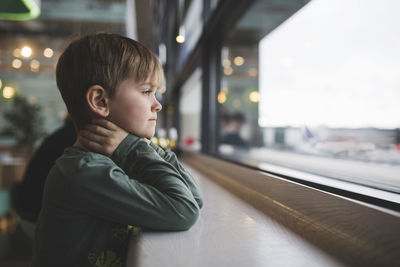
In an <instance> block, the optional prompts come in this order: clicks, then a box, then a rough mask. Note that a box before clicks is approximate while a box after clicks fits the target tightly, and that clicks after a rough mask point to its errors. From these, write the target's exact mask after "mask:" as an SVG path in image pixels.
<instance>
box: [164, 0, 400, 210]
mask: <svg viewBox="0 0 400 267" xmlns="http://www.w3.org/2000/svg"><path fill="white" fill-rule="evenodd" d="M255 1H256V0H250V1H240V2H235V3H233V1H228V0H221V1H219V3H218V6H217V7H216V8H215V10H213V11H210V10H209V8H208V6H209V3H208V2H209V0H206V1H204V11H203V19H204V21H203V31H202V34H201V37H200V39H199V40H198V42H197V44H196V46H195V48H194V49H193V51H191V53H190V54H189V56H188V57H187V60H186V61H185V62H183V64H182V69H181V70H180V71H178V72H177V74H178V75H177V76H176V78H175V80H174V81H172V84H173V86H172V88H173V92H175V93H173V96H175V97H174V99H172V100H173V101H172V102H173V103H178V102H179V93H176V92H179V90H180V86H181V85H182V84H184V81H185V80H186V79H187V78H188V77H190V75H191V73H192V72H193V70H194V69H196V67H198V66H200V67H201V68H202V86H203V88H202V89H203V91H202V115H201V117H202V119H201V140H200V141H201V147H202V149H201V152H202V153H203V154H206V155H209V156H211V157H215V158H219V159H222V160H225V161H228V162H231V163H235V164H237V165H240V166H245V167H247V168H249V169H253V170H256V171H261V172H264V173H266V174H269V175H272V176H274V177H275V176H276V177H279V178H283V179H286V180H289V181H292V182H296V183H299V184H302V185H306V186H310V187H312V188H315V189H317V190H322V191H324V192H326V193H329V194H335V195H339V196H342V197H346V198H349V199H352V200H355V201H361V202H363V203H367V204H372V205H374V206H378V207H382V208H386V209H390V210H393V211H400V201H399V198H400V196H398V195H397V194H395V193H393V194H391V193H390V192H385V191H383V190H381V189H374V188H370V187H367V186H363V185H354V184H352V183H350V182H344V181H338V180H334V179H331V178H327V177H322V176H318V175H314V174H308V173H306V172H301V171H295V170H292V169H289V168H286V169H288V170H289V172H285V171H276V170H277V168H281V169H285V168H284V167H279V166H274V169H268V168H267V169H266V168H262V167H260V166H257V165H254V164H249V163H247V162H245V161H244V160H238V159H232V158H229V157H227V156H224V155H221V154H220V153H218V147H217V143H218V140H217V138H218V136H219V121H218V118H217V116H216V114H219V107H220V105H219V104H218V102H217V95H218V92H219V90H220V78H221V73H220V72H221V71H220V65H221V62H220V61H221V48H222V42H223V40H224V37H225V36H226V33H227V32H229V31H230V30H231V29H232V28H233V27H234V26H235V23H236V22H237V21H238V20H239V19H240V18H241V17H242V15H244V14H245V12H247V11H248V9H249V8H250V7H251V6H252V5H253V4H254V3H255ZM228 11H229V12H228ZM210 12H211V13H210ZM178 52H179V51H178ZM175 106H179V104H175ZM176 113H178V114H179V112H176ZM176 113H175V114H176ZM174 118H175V119H174V124H177V125H178V126H179V121H178V120H179V119H178V118H177V117H176V116H175V117H174ZM177 129H179V128H177ZM288 173H289V174H288ZM326 179H329V181H330V182H329V183H328V184H326V183H324V181H326ZM371 192H374V193H375V194H376V195H370V193H371Z"/></svg>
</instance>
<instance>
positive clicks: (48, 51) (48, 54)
mask: <svg viewBox="0 0 400 267" xmlns="http://www.w3.org/2000/svg"><path fill="white" fill-rule="evenodd" d="M43 55H44V56H45V57H48V58H51V57H52V56H53V55H54V51H53V49H51V48H46V49H45V50H44V51H43Z"/></svg>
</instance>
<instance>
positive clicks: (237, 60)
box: [233, 57, 244, 66]
mask: <svg viewBox="0 0 400 267" xmlns="http://www.w3.org/2000/svg"><path fill="white" fill-rule="evenodd" d="M233 63H235V65H236V66H242V65H243V64H244V58H243V57H235V59H234V60H233Z"/></svg>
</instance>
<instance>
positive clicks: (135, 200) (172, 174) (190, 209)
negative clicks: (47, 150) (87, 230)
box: [71, 122, 199, 230]
mask: <svg viewBox="0 0 400 267" xmlns="http://www.w3.org/2000/svg"><path fill="white" fill-rule="evenodd" d="M107 125H108V126H110V124H109V123H108V122H107ZM111 126H115V125H111ZM109 128H110V129H111V128H112V127H109ZM97 130H99V129H97ZM95 131H96V130H95ZM101 131H103V132H102V134H103V137H101V136H100V137H99V135H96V134H95V135H93V129H92V133H88V132H86V133H85V134H84V135H86V138H82V135H81V134H82V133H81V134H80V137H78V139H80V141H81V145H82V144H83V146H84V147H85V148H92V150H97V151H96V152H101V153H102V154H106V155H109V153H110V152H111V151H112V150H113V149H109V148H110V147H111V148H112V147H113V146H115V144H117V143H118V142H115V143H113V142H114V141H115V140H118V138H119V139H121V138H124V137H125V138H124V139H123V141H122V142H121V143H120V144H118V148H117V149H116V150H115V151H113V154H112V159H113V160H114V162H115V163H116V164H118V165H119V166H123V165H125V167H126V170H125V171H126V172H125V171H124V170H122V169H121V168H120V167H118V166H116V165H115V164H110V163H114V162H112V161H111V160H110V159H109V158H106V157H101V156H99V155H97V156H98V157H100V158H101V159H102V160H99V159H97V160H96V161H95V160H93V161H90V162H87V164H88V166H87V167H86V168H83V170H86V172H87V173H81V178H79V179H76V181H77V182H76V183H74V184H75V186H74V187H73V190H72V191H71V192H72V193H73V194H74V197H73V199H76V201H77V202H79V203H82V204H78V205H79V206H80V208H82V209H84V211H85V212H88V213H90V214H92V215H94V216H102V217H104V218H106V219H108V220H112V221H118V222H120V223H127V224H133V225H136V226H140V227H146V228H152V229H161V230H183V229H187V228H189V227H190V226H191V225H192V224H193V223H194V222H195V221H196V219H197V217H198V215H199V206H198V204H197V202H196V200H195V199H194V198H193V195H192V193H191V192H190V190H189V189H188V187H187V185H186V182H185V180H184V179H183V178H182V177H181V175H180V174H179V172H177V171H176V170H175V168H174V167H172V165H171V164H170V163H168V162H166V161H165V160H163V159H162V158H161V157H160V156H159V155H158V154H157V153H156V152H155V151H154V149H152V148H151V147H150V146H149V145H148V144H147V143H146V142H145V141H144V140H142V139H140V138H139V137H137V136H134V135H128V136H126V134H127V133H126V134H122V135H118V133H117V135H116V136H114V138H112V139H113V140H111V141H112V142H111V143H110V142H109V141H107V142H104V136H110V135H115V132H114V133H112V134H111V133H110V132H107V131H108V130H107V129H106V130H105V129H103V128H102V129H101ZM118 136H119V137H118ZM90 140H91V141H90ZM93 140H94V143H96V144H97V145H99V146H97V145H96V144H94V143H91V142H92V141H93ZM94 155H96V154H94ZM109 156H110V155H109ZM126 173H128V175H129V176H133V177H135V178H137V179H138V180H139V181H137V180H134V179H130V177H129V176H128V175H127V174H126Z"/></svg>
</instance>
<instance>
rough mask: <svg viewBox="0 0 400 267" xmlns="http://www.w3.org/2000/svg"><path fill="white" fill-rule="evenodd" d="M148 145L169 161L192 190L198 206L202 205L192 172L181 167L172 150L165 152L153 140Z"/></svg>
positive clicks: (200, 195)
mask: <svg viewBox="0 0 400 267" xmlns="http://www.w3.org/2000/svg"><path fill="white" fill-rule="evenodd" d="M150 146H151V147H152V148H153V149H154V150H155V151H156V152H157V153H158V154H159V155H160V157H161V158H163V159H164V160H165V161H167V162H169V163H170V164H171V165H172V166H174V168H175V169H176V170H177V171H178V172H179V173H180V175H181V176H182V178H183V179H184V180H185V182H186V184H187V185H188V187H189V189H190V191H191V192H192V194H193V196H194V198H195V199H196V202H197V204H198V205H199V207H200V208H202V207H203V196H202V194H201V191H200V189H199V186H198V185H197V183H196V180H195V179H194V177H193V176H192V174H191V173H190V172H189V171H188V170H186V169H185V167H183V165H182V164H181V163H180V162H179V160H178V158H177V156H176V154H175V153H174V152H172V151H171V152H167V151H165V150H163V149H162V148H161V147H159V146H158V145H156V144H154V143H153V142H151V143H150Z"/></svg>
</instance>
